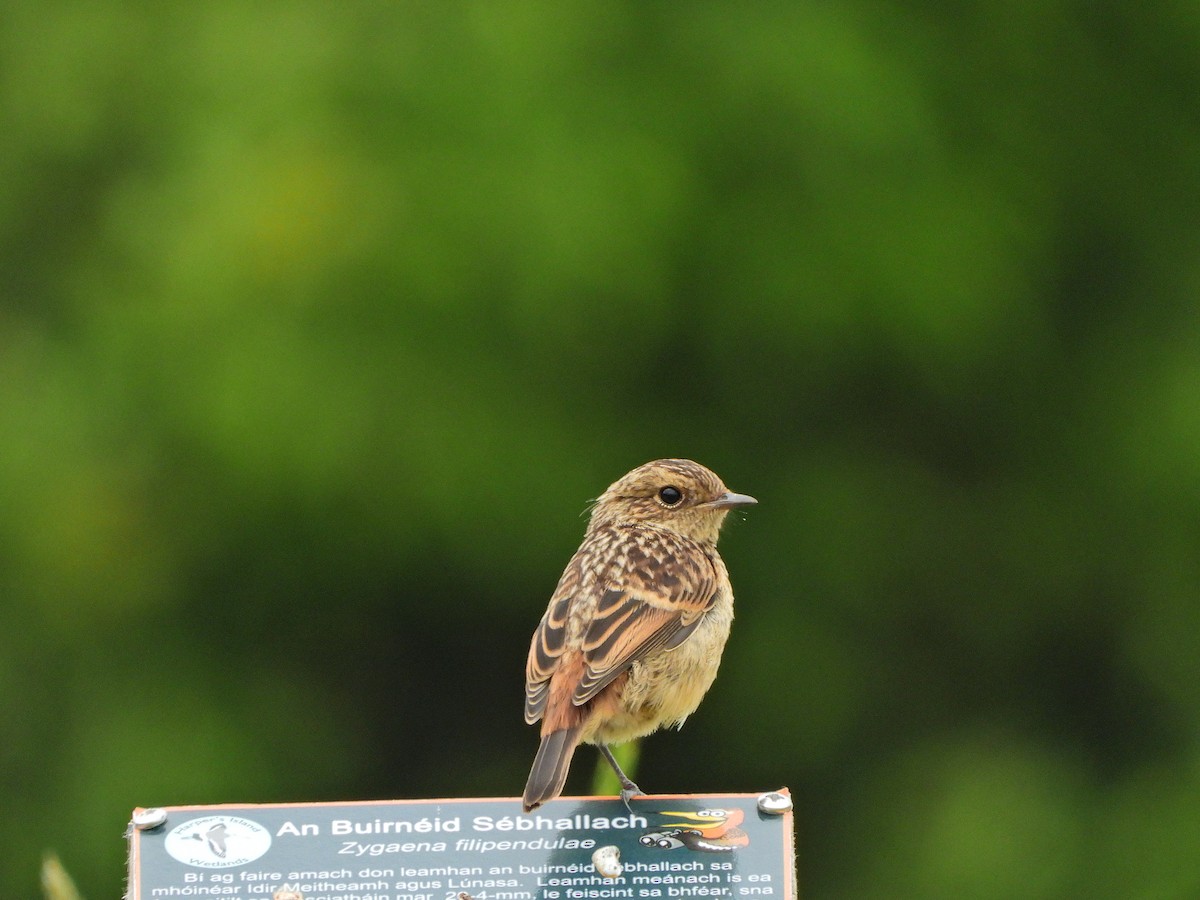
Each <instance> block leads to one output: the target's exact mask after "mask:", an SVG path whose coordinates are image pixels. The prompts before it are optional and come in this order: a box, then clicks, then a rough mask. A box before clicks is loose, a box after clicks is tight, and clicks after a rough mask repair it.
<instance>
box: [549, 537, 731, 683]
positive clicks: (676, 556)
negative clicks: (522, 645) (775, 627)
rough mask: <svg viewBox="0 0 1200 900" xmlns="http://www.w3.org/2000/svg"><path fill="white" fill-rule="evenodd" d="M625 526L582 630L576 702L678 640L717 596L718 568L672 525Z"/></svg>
mask: <svg viewBox="0 0 1200 900" xmlns="http://www.w3.org/2000/svg"><path fill="white" fill-rule="evenodd" d="M626 531H627V534H626V535H625V536H624V539H623V541H622V542H621V544H619V545H618V546H617V547H616V548H615V550H616V559H617V560H619V564H618V566H617V568H616V569H615V571H614V572H613V575H612V576H611V577H610V579H609V580H608V582H607V583H606V584H604V585H601V586H600V587H601V589H603V591H604V593H603V594H602V595H601V596H600V598H599V600H598V601H597V603H596V608H595V612H594V614H593V616H592V619H591V622H590V623H589V624H588V627H587V631H586V632H585V634H584V639H583V647H582V649H583V655H584V661H585V666H584V669H583V675H582V677H581V678H580V680H579V683H578V684H576V685H575V690H574V693H573V694H572V697H571V702H572V703H574V704H575V705H576V706H580V705H582V704H584V703H586V702H587V701H588V700H590V699H591V698H592V697H595V696H596V694H598V693H599V692H600V691H601V690H603V689H604V688H605V687H606V686H607V685H609V684H610V683H612V681H613V679H615V678H616V677H617V676H619V675H620V674H621V673H622V672H625V671H626V670H627V669H628V668H629V667H630V666H632V665H633V664H634V663H635V662H637V661H638V660H639V659H641V658H642V657H644V656H646V654H648V653H650V652H651V651H653V650H656V649H659V648H662V649H668V650H669V649H673V648H675V647H678V646H679V645H680V644H681V643H683V641H684V640H686V639H687V637H688V636H689V635H690V634H691V633H692V632H693V631H694V630H695V628H696V626H697V625H699V624H700V622H701V621H702V620H703V618H704V614H705V613H707V612H708V611H709V610H710V609H712V606H713V603H714V602H715V600H716V593H717V574H716V570H715V569H714V568H713V565H712V562H711V561H710V560H709V558H708V555H707V554H705V553H704V552H703V551H702V550H701V549H700V548H699V547H697V546H696V545H695V544H692V543H691V542H690V541H687V540H686V539H684V538H681V537H679V536H677V535H674V534H672V533H669V532H659V531H654V532H653V533H647V531H646V530H643V529H632V528H631V529H627V530H626Z"/></svg>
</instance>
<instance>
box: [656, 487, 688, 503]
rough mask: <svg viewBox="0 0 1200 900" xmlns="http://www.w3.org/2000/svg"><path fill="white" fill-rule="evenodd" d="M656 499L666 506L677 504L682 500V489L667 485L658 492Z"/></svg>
mask: <svg viewBox="0 0 1200 900" xmlns="http://www.w3.org/2000/svg"><path fill="white" fill-rule="evenodd" d="M658 499H659V500H661V501H662V502H663V504H664V505H666V506H678V505H679V504H680V502H682V500H683V491H681V490H680V489H679V488H677V487H673V486H671V485H667V486H666V487H665V488H662V489H661V490H660V491H659V492H658Z"/></svg>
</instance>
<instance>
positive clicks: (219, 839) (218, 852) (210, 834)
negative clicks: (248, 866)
mask: <svg viewBox="0 0 1200 900" xmlns="http://www.w3.org/2000/svg"><path fill="white" fill-rule="evenodd" d="M188 837H190V838H192V840H196V841H204V843H205V844H207V845H208V849H209V852H211V853H212V855H213V856H216V857H218V858H219V859H224V858H225V854H226V853H227V852H228V848H227V847H226V845H225V838H226V834H225V823H224V822H219V823H218V824H216V825H214V826H213V827H212V828H210V829H208V831H206V832H204V835H203V837H201V835H200V833H199V832H194V833H193V834H190V835H188Z"/></svg>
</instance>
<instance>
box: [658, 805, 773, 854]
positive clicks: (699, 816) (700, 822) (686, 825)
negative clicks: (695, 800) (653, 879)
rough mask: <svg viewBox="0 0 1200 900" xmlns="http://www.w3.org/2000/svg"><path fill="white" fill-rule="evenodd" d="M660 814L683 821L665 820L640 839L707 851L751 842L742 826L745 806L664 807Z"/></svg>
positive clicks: (668, 846) (664, 847) (722, 850)
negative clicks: (689, 809) (707, 807)
mask: <svg viewBox="0 0 1200 900" xmlns="http://www.w3.org/2000/svg"><path fill="white" fill-rule="evenodd" d="M659 815H662V816H670V817H671V818H672V819H676V820H681V821H670V822H663V823H662V824H661V825H659V826H658V828H657V829H656V830H654V831H647V832H646V833H645V834H643V835H642V836H641V837H640V838H639V839H638V840H639V842H640V843H641V844H642V845H643V846H645V847H658V848H659V849H660V850H674V849H676V848H678V847H687V848H688V849H689V850H698V851H702V852H705V853H732V852H733V851H734V850H735V849H737V848H738V847H746V846H749V844H750V835H748V834H746V832H745V831H743V830H742V829H741V828H739V827H738V826H739V825H741V824H742V821H743V820H744V819H745V818H746V813H745V811H744V810H741V809H698V810H696V811H695V812H685V811H680V810H673V811H672V810H660V811H659Z"/></svg>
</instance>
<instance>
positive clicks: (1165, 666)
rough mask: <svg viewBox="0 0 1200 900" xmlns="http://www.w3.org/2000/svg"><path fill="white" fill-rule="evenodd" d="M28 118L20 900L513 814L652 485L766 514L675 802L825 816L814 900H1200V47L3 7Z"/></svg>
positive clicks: (945, 18) (9, 663) (963, 17)
mask: <svg viewBox="0 0 1200 900" xmlns="http://www.w3.org/2000/svg"><path fill="white" fill-rule="evenodd" d="M0 128H2V131H3V134H4V138H3V140H0V291H2V293H0V598H2V605H0V617H2V618H0V735H2V736H3V740H2V742H0V779H2V780H0V810H2V812H0V844H2V845H3V847H4V852H3V854H0V896H4V897H30V896H33V895H35V894H36V892H37V889H36V878H37V869H38V864H39V860H40V857H41V854H42V851H43V850H44V849H46V848H54V849H56V850H57V851H58V853H59V854H61V856H62V859H63V862H64V864H65V865H66V866H67V868H68V869H69V870H70V871H71V873H72V874H73V875H74V877H75V878H76V880H77V881H78V882H79V883H80V885H81V887H82V889H83V891H84V893H85V894H87V895H88V896H90V897H92V898H101V897H116V896H118V895H119V893H120V891H121V884H122V878H123V865H124V863H123V856H124V844H123V841H122V839H121V833H122V830H123V828H124V825H125V822H126V821H127V819H128V816H129V811H130V809H131V808H132V807H133V806H135V805H161V804H172V803H209V802H227V801H228V802H232V801H239V802H243V801H244V802H254V801H285V800H319V799H350V798H392V797H428V796H434V797H436V796H450V795H500V796H511V795H515V794H517V793H519V791H520V789H521V787H522V785H523V783H524V779H525V775H526V773H527V768H528V765H529V762H530V760H531V758H532V754H533V750H534V747H535V744H536V736H535V733H534V730H533V729H530V728H527V727H526V726H525V725H524V724H523V723H522V720H521V703H522V700H521V696H522V679H523V665H524V656H525V652H526V649H527V646H528V639H529V634H530V633H531V631H532V629H533V626H534V624H535V623H536V621H537V619H538V617H539V616H540V615H541V612H542V610H543V608H544V604H545V601H546V599H547V597H548V596H549V594H550V592H551V590H552V589H553V587H554V584H555V581H556V580H557V577H558V575H559V572H560V571H561V568H562V566H563V565H564V563H565V562H566V560H567V558H568V557H569V555H570V554H571V552H572V551H573V550H574V548H575V546H576V545H577V543H578V541H579V538H580V535H581V533H582V530H583V519H582V518H580V513H581V511H582V510H583V509H584V507H585V503H586V501H587V499H588V498H590V497H594V496H596V495H597V494H598V493H599V492H600V491H602V490H603V489H604V487H605V486H607V485H608V483H609V482H611V481H612V480H614V479H615V478H617V477H618V476H619V475H621V474H623V473H624V472H625V471H626V470H628V469H630V468H632V467H633V466H635V465H637V464H639V463H641V462H644V461H646V460H647V459H651V458H654V457H658V456H668V455H679V456H689V457H692V458H695V459H697V460H700V461H701V462H704V463H706V464H707V465H709V466H711V467H712V468H714V469H715V470H716V471H717V472H718V473H719V474H720V475H721V476H722V477H723V478H724V479H725V481H726V482H727V483H728V484H729V485H730V486H731V487H732V488H734V489H736V490H739V491H744V492H748V493H752V494H754V495H755V496H757V497H758V498H759V500H760V505H759V506H758V507H757V508H755V509H753V510H752V511H750V512H749V513H747V514H746V515H745V516H740V515H739V516H737V517H734V518H733V519H732V520H731V521H730V523H729V525H728V526H727V527H726V532H725V538H724V542H723V550H724V555H725V558H726V560H727V562H728V564H729V568H730V570H731V572H732V573H733V578H734V583H735V585H736V588H737V592H738V599H739V616H738V620H737V623H736V625H735V628H734V634H733V637H732V639H731V642H730V646H729V648H728V652H727V654H726V658H725V666H724V668H723V671H722V673H721V677H720V678H719V679H718V680H717V684H716V686H715V687H714V689H713V691H712V693H711V694H710V696H709V698H708V700H707V702H706V703H705V705H704V706H702V707H701V710H700V712H699V713H697V714H696V715H695V716H694V717H693V718H692V720H690V721H689V722H688V725H687V727H686V728H685V729H684V731H683V732H682V733H681V734H674V733H670V734H665V735H660V736H658V737H656V738H654V739H652V740H650V741H648V742H646V744H645V745H644V747H643V758H642V763H641V768H640V769H639V772H638V780H639V781H640V782H641V783H642V785H643V786H644V787H646V788H648V789H650V790H655V791H730V790H740V791H754V790H762V789H769V788H775V787H778V786H779V785H781V784H786V785H788V786H790V787H791V788H792V789H793V791H794V792H795V795H796V799H797V813H798V815H797V823H798V824H797V827H798V832H799V852H800V876H801V886H802V889H803V892H804V893H805V894H806V895H807V896H811V897H822V898H874V897H879V898H895V897H979V898H991V897H996V898H1012V897H1023V898H1043V897H1083V896H1087V897H1093V898H1135V897H1146V898H1150V897H1153V898H1167V897H1181V898H1182V897H1196V896H1200V852H1198V851H1200V740H1198V738H1200V603H1198V597H1197V593H1198V585H1200V502H1198V501H1200V302H1198V295H1200V11H1198V9H1197V7H1196V6H1195V4H1193V3H1183V2H1178V0H1174V2H1172V0H1167V2H1161V3H1157V4H1121V3H1112V2H1098V3H1093V4H1078V3H1068V2H1063V0H1018V2H1014V3H1011V4H1006V5H1001V6H1000V7H996V6H995V5H994V4H984V3H969V4H954V3H939V2H929V3H923V4H912V3H896V2H891V3H882V4H880V3H871V2H862V0H837V2H833V3H797V2H776V3H768V2H764V3H757V4H742V5H738V4H708V3H694V4H669V3H600V4H593V3H573V2H568V3H553V4H552V3H488V2H477V3H448V4H409V3H304V4H302V3H296V4H239V3H211V4H194V5H191V6H188V7H181V6H175V5H172V4H153V3H144V4H136V3H127V4H103V3H54V4H33V3H25V4H10V5H7V6H6V7H5V9H4V11H3V13H2V14H0ZM593 758H594V754H592V753H591V752H590V751H585V752H584V753H583V754H581V756H580V764H579V765H577V766H576V769H577V771H575V772H574V773H573V774H572V780H571V782H570V783H569V786H568V787H569V790H571V791H582V790H585V789H586V788H587V785H588V780H589V778H590V774H591V767H592V760H593Z"/></svg>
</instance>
